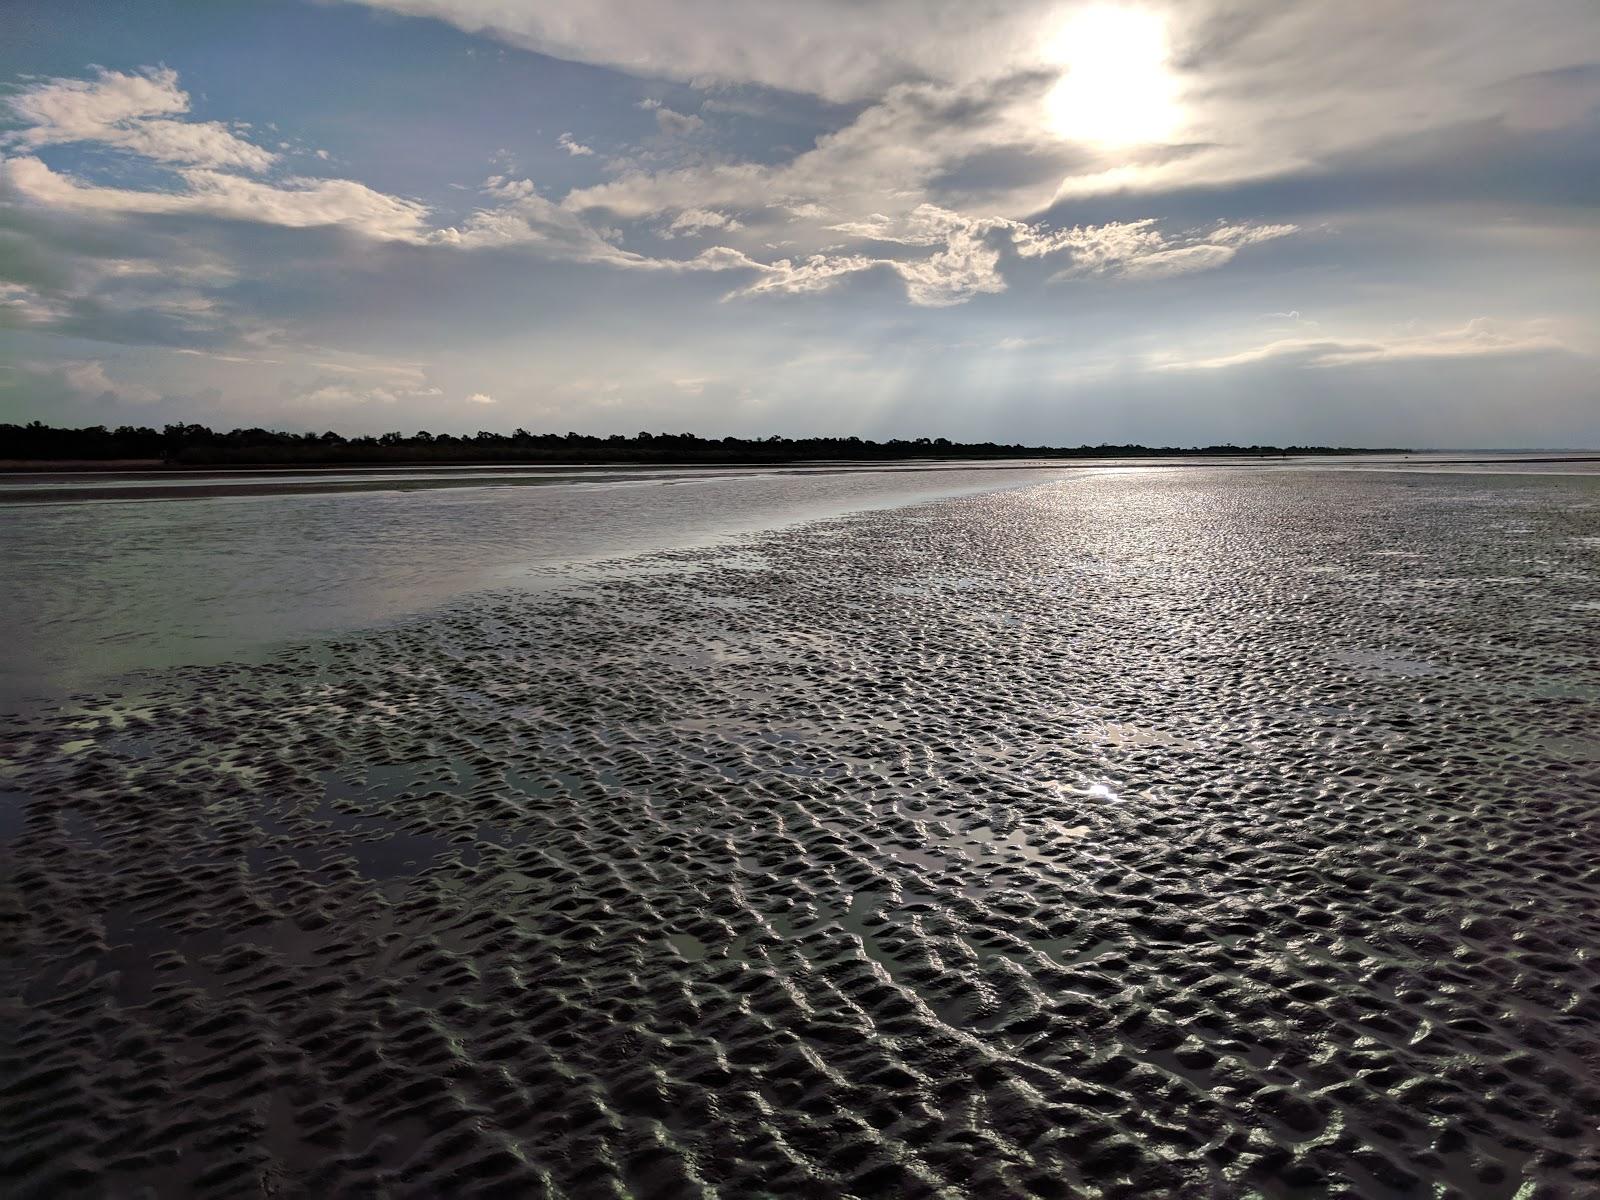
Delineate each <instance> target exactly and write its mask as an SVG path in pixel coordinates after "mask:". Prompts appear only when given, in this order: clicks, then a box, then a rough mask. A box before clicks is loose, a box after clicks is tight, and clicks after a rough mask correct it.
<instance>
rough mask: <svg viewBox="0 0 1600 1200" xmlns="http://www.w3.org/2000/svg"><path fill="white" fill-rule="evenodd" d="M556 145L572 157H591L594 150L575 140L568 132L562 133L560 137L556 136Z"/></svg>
mask: <svg viewBox="0 0 1600 1200" xmlns="http://www.w3.org/2000/svg"><path fill="white" fill-rule="evenodd" d="M556 145H558V146H560V147H561V148H562V149H563V150H565V151H566V152H567V153H568V154H570V155H572V156H573V157H574V158H586V157H591V156H592V155H593V154H594V151H593V150H592V149H590V148H589V147H588V146H585V145H584V144H583V143H582V142H579V141H575V140H574V139H573V136H572V134H570V133H563V134H562V135H561V136H560V137H558V138H556Z"/></svg>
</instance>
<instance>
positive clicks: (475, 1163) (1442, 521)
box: [0, 468, 1600, 1200]
mask: <svg viewBox="0 0 1600 1200" xmlns="http://www.w3.org/2000/svg"><path fill="white" fill-rule="evenodd" d="M0 720H3V723H0V741H3V744H4V746H5V747H6V748H7V749H6V752H5V760H4V763H3V775H0V792H3V797H0V839H3V842H4V851H5V855H6V859H5V862H4V877H5V879H6V880H8V881H9V882H8V885H7V887H6V889H5V894H4V897H3V901H0V930H3V931H4V939H5V940H4V948H5V952H6V954H5V958H4V959H3V960H0V961H3V964H4V980H3V988H0V995H4V997H5V998H6V1000H5V1010H4V1012H3V1013H0V1027H3V1028H5V1029H6V1030H7V1033H6V1035H5V1036H6V1037H7V1038H8V1039H9V1041H10V1045H9V1046H8V1047H7V1053H6V1069H5V1071H4V1072H0V1075H3V1080H4V1081H3V1082H0V1094H3V1096H4V1103H5V1109H4V1120H3V1123H0V1127H3V1129H4V1133H3V1134H0V1138H3V1139H4V1147H3V1157H4V1162H3V1165H0V1187H3V1190H4V1191H5V1192H6V1193H7V1194H12V1195H18V1196H40V1197H45V1196H61V1195H78V1194H83V1195H112V1196H127V1195H136V1194H140V1192H141V1189H148V1192H147V1194H153V1195H162V1196H166V1195H185V1194H200V1195H216V1196H235V1195H238V1196H258V1195H294V1196H302V1195H303V1196H332V1195H398V1196H438V1195H506V1196H536V1195H571V1196H625V1195H633V1196H662V1197H675V1196H709V1195H721V1196H730V1197H732V1196H753V1195H802V1196H815V1197H834V1196H841V1195H854V1196H862V1197H867V1196H874V1197H875V1196H886V1197H887V1196H952V1197H959V1196H1004V1197H1011V1196H1028V1195H1038V1196H1080V1195H1081V1196H1119V1197H1123V1196H1125V1197H1149V1196H1247V1195H1263V1196H1271V1197H1291V1196H1352V1197H1353V1196H1360V1197H1400V1196H1416V1195H1445V1196H1451V1195H1453V1196H1464V1197H1487V1198H1501V1197H1503V1198H1506V1200H1510V1198H1511V1197H1557V1196H1561V1197H1567V1196H1580V1195H1586V1194H1596V1193H1597V1192H1600V1137H1597V1135H1596V1126H1597V1121H1600V965H1597V959H1596V956H1595V952H1596V949H1597V941H1600V937H1597V932H1600V916H1597V914H1600V820H1597V817H1600V734H1597V732H1596V731H1597V730H1600V479H1596V478H1587V479H1586V478H1581V477H1568V478H1549V479H1544V478H1530V477H1522V478H1517V477H1462V476H1448V475H1422V474H1405V475H1402V474H1378V473H1361V472H1337V471H1326V472H1298V471H1286V472H1261V473H1252V472H1226V471H1216V470H1205V469H1199V468H1193V469H1185V470H1182V471H1172V472H1142V473H1110V472H1108V473H1098V474H1096V473H1089V474H1083V475H1081V476H1078V477H1076V478H1073V479H1070V480H1067V481H1064V482H1061V483H1053V484H1045V485H1039V486H1033V487H1029V488H1024V489H1019V490H1010V491H1002V492H995V493H992V494H984V495H974V496H962V497H956V498H950V499H941V500H937V501H934V502H931V503H925V504H918V505H914V506H912V507H907V508H899V509H886V510H880V511H872V512H865V513H860V514H857V515H850V516H838V517H831V518H828V519H824V520H819V521H813V522H810V523H807V524H804V525H800V526H798V527H794V528H789V529H784V530H780V531H777V532H769V533H760V534H749V535H746V536H744V537H742V538H741V539H739V540H738V541H737V543H736V544H733V545H719V546H707V547H701V548H695V549H685V550H675V551H665V552H660V553H655V554H651V555H646V556H643V557H635V558H632V559H629V560H627V561H626V562H621V563H618V564H616V565H615V567H614V568H610V569H606V570H603V571H599V572H595V573H593V574H592V575H591V576H589V577H587V578H586V580H585V581H584V582H582V584H581V586H575V587H573V588H569V589H567V590H565V591H561V592H558V593H552V594H548V595H530V594H527V593H525V592H498V593H492V594H486V595H481V596H476V597H472V598H467V599H463V600H461V601H459V602H456V603H455V604H453V605H452V606H451V607H449V608H447V609H446V610H444V611H442V612H439V613H435V614H431V615H428V616H426V617H419V618H414V619H410V620H408V621H405V622H402V623H399V624H396V625H393V626H392V627H389V628H385V629H382V630H377V631H372V632H367V633H360V634H351V635H349V636H343V637H338V638H333V639H327V640H322V641H318V642H313V643H308V644H306V645H305V646H303V647H301V648H299V649H290V650H285V651H283V652H281V653H279V654H277V655H275V656H272V657H270V658H269V659H268V660H266V661H265V662H263V663H258V664H254V665H250V666H243V665H235V666H228V665H223V666H199V667H192V668H184V669H174V670H168V671H161V672H154V673H149V674H146V675H144V676H140V677H137V678H134V679H131V680H130V681H129V682H128V684H127V685H126V686H125V687H124V688H122V689H121V693H120V694H118V695H105V694H100V695H83V696H79V697H76V698H74V699H73V700H71V701H68V702H63V703H62V704H60V705H58V706H56V707H54V708H51V709H46V710H45V711H42V712H39V713H35V714H33V715H29V716H26V717H24V716H20V715H14V716H11V717H8V718H3V719H0Z"/></svg>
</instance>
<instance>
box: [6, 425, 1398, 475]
mask: <svg viewBox="0 0 1600 1200" xmlns="http://www.w3.org/2000/svg"><path fill="white" fill-rule="evenodd" d="M1372 452H1373V451H1370V450H1360V449H1354V448H1351V447H1345V446H1236V445H1232V444H1224V445H1215V446H1143V445H1136V444H1131V443H1125V444H1122V445H1111V444H1106V443H1101V444H1100V445H1095V446H1090V445H1082V446H1024V445H1021V444H1020V443H1011V444H1002V443H998V442H952V441H951V440H950V439H948V438H942V437H938V438H927V437H919V438H890V439H889V440H888V441H883V442H875V441H871V440H868V439H866V438H860V437H801V438H789V437H781V436H779V435H777V434H774V435H772V436H771V437H765V438H739V437H724V438H703V437H699V436H697V435H695V434H692V433H639V434H636V435H634V436H633V437H627V436H624V435H623V434H611V435H610V436H608V437H598V436H595V435H592V434H582V433H567V434H557V433H529V432H528V431H527V430H526V429H518V430H516V431H515V432H513V433H493V432H490V431H488V430H480V431H479V432H477V433H474V434H467V435H457V434H450V433H429V432H428V431H427V430H419V431H418V432H416V433H413V434H409V435H408V434H403V433H398V432H397V433H385V434H381V435H378V436H358V437H346V436H344V435H343V434H339V433H335V432H333V431H332V430H329V431H328V432H326V433H288V432H284V431H282V430H273V429H258V428H251V429H234V430H230V431H228V432H226V433H224V432H220V431H217V430H213V429H211V428H210V427H208V426H205V425H192V424H189V425H185V424H174V425H167V426H165V427H163V428H161V429H151V428H148V427H146V426H135V425H120V426H117V427H116V428H114V429H113V428H108V427H106V426H104V425H89V426H86V427H83V428H80V429H64V428H56V427H53V426H49V425H45V424H44V423H43V422H40V421H31V422H29V423H28V424H26V425H3V424H0V460H4V461H9V462H23V463H30V462H33V463H46V462H107V463H108V462H115V461H139V462H159V463H163V464H167V465H170V466H276V465H283V466H302V465H311V466H322V465H327V466H335V465H359V464H363V463H474V462H480V463H488V462H515V463H613V462H628V463H733V462H743V463H780V462H800V461H805V460H813V459H857V460H862V459H865V460H883V461H889V460H894V459H912V458H1117V457H1135V456H1145V455H1161V456H1193V457H1207V456H1212V457H1218V456H1224V455H1257V456H1268V455H1272V456H1279V455H1289V454H1360V453H1372Z"/></svg>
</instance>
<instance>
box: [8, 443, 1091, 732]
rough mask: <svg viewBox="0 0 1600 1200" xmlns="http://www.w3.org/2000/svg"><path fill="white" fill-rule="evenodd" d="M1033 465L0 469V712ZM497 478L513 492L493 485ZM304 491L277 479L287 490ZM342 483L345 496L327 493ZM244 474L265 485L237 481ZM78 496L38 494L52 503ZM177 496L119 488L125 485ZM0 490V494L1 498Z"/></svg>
mask: <svg viewBox="0 0 1600 1200" xmlns="http://www.w3.org/2000/svg"><path fill="white" fill-rule="evenodd" d="M1059 474H1060V472H1059V471H1055V470H1045V469H1037V468H1032V469H1030V468H1026V467H1023V468H1016V467H1004V466H1001V467H988V468H980V469H973V468H967V467H961V468H950V469H937V470H928V469H921V470H915V469H906V468H897V467H888V468H884V469H833V470H803V471H755V470H734V471H716V472H704V471H701V472H695V471H689V472H685V471H658V472H651V471H643V472H641V471H639V470H624V471H613V470H591V471H582V472H573V471H551V470H536V471H534V472H531V473H530V472H529V471H527V469H525V468H508V469H495V468H489V469H476V470H451V469H435V470H429V469H412V470H403V471H377V472H329V473H326V474H321V475H301V474H292V475H284V474H268V475H266V478H265V481H263V473H260V472H248V473H230V474H226V475H220V476H219V475H217V474H216V473H211V472H197V473H194V474H192V475H187V476H186V477H185V478H184V479H183V480H182V481H180V482H176V483H174V482H173V480H172V477H171V476H170V475H158V476H156V477H154V478H152V477H151V476H150V475H149V474H144V475H135V476H126V477H125V476H123V475H116V474H113V475H109V476H81V475H80V476H71V477H55V476H52V477H43V478H37V479H20V478H19V477H13V479H12V482H11V484H10V492H11V494H12V495H13V497H15V496H17V495H22V494H27V495H29V496H30V497H31V499H32V501H33V502H30V503H27V504H21V503H13V504H12V505H11V506H9V507H5V506H0V561H3V562H4V563H5V564H6V575H7V578H6V580H5V583H4V585H3V586H0V627H3V628H4V629H6V630H7V632H8V636H9V638H10V644H9V646H8V649H7V652H6V654H4V655H3V656H0V706H3V705H5V704H7V703H10V704H12V705H16V704H20V703H24V702H28V701H35V700H39V699H51V698H56V697H59V696H60V695H62V694H63V693H65V692H69V691H71V690H74V689H81V688H87V687H91V686H94V685H96V684H101V685H104V684H105V683H106V682H107V681H109V680H111V679H113V678H114V677H116V676H117V675H119V674H121V673H123V672H126V671H135V670H146V669H150V668H158V667H164V666H173V665H179V664H192V663H204V662H224V661H227V660H229V659H232V658H237V657H240V656H241V655H244V654H249V653H255V652H258V651H260V650H261V649H262V648H264V647H270V646H273V645H275V644H278V643H281V642H284V641H287V640H291V639H295V638H300V637H306V636H311V635H315V634H326V633H329V632H333V631H336V630H347V629H360V628H367V627H371V626H373V625H376V624H379V623H382V622H384V621H387V620H391V619H393V618H395V617H398V616H403V615H405V614H407V613H415V612H420V611H423V610H426V609H430V608H433V607H435V606H437V605H439V604H441V603H443V602H445V601H447V600H449V599H452V598H454V597H457V596H461V595H465V594H470V593H472V592H475V591H480V590H482V589H484V588H490V587H499V586H506V585H508V584H510V585H518V586H522V587H527V588H532V589H548V588H550V587H553V586H557V585H559V584H560V583H562V582H563V579H562V574H563V571H564V569H566V568H571V567H574V566H579V565H582V564H586V563H594V562H600V561H606V560H615V559H620V558H625V557H628V556H631V555H637V554H640V553H643V552H645V551H649V550H657V549H663V548H668V547H683V546H697V545H706V544H710V543H714V542H716V541H718V540H719V539H724V538H727V537H729V536H731V535H734V534H738V533H741V532H747V531H751V530H758V529H765V528H770V527H774V526H778V525H784V524H793V523H796V522H800V521H805V520H809V519H813V518H817V517H824V516H831V515H837V514H839V513H842V512H847V511H851V510H856V509H866V508H874V507H882V506H892V505H897V504H906V503H911V502H915V501H917V500H926V499H931V498H934V497H937V496H955V495H964V494H968V493H971V492H976V491H983V490H988V489H992V488H1003V487H1016V486H1021V485H1023V484H1026V483H1029V482H1036V481H1038V480H1040V479H1045V478H1054V477H1057V476H1058V475H1059ZM508 476H509V477H512V478H514V479H516V480H520V481H522V482H524V483H525V484H527V486H516V485H515V484H514V483H512V482H508V481H507V480H508ZM302 484H304V485H306V486H309V487H314V488H316V489H318V490H317V491H315V492H312V493H306V494H302V493H298V492H295V491H292V490H286V489H292V488H294V487H297V486H299V485H302ZM346 485H352V486H353V487H354V488H355V489H356V490H349V491H341V490H337V489H340V488H343V487H345V486H346ZM256 487H264V488H267V489H270V490H268V491H267V492H266V494H262V495H254V494H249V495H238V494H233V493H238V492H239V491H241V490H246V491H248V490H250V489H253V488H256ZM63 489H70V491H71V493H72V494H73V495H75V496H78V497H79V499H78V500H77V502H70V503H69V502H64V501H63V502H57V503H43V502H38V497H39V495H41V494H43V495H47V496H50V497H53V498H54V497H60V496H61V495H62V494H63ZM150 489H160V490H162V491H164V492H167V491H188V492H193V493H194V498H192V499H183V500H179V499H160V500H143V501H140V502H137V503H134V502H131V501H130V500H129V499H128V495H127V494H125V493H136V492H141V491H148V490H150ZM5 490H6V489H4V488H0V492H3V491H5Z"/></svg>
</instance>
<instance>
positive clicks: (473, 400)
mask: <svg viewBox="0 0 1600 1200" xmlns="http://www.w3.org/2000/svg"><path fill="white" fill-rule="evenodd" d="M494 402H495V399H494V397H493V396H491V395H489V393H488V392H473V393H472V394H471V395H470V396H468V397H467V403H469V404H493V403H494Z"/></svg>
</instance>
